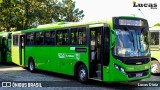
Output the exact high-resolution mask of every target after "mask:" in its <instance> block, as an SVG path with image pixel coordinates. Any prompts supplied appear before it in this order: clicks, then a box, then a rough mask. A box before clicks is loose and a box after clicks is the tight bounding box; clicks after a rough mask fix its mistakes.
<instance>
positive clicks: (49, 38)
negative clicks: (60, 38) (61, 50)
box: [45, 31, 55, 45]
mask: <svg viewBox="0 0 160 90" xmlns="http://www.w3.org/2000/svg"><path fill="white" fill-rule="evenodd" d="M54 44H55V32H54V31H46V32H45V45H54Z"/></svg>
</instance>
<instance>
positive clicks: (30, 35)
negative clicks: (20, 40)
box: [27, 33, 34, 45]
mask: <svg viewBox="0 0 160 90" xmlns="http://www.w3.org/2000/svg"><path fill="white" fill-rule="evenodd" d="M33 39H34V33H27V45H33V44H34V43H33Z"/></svg>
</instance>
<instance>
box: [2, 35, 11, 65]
mask: <svg viewBox="0 0 160 90" xmlns="http://www.w3.org/2000/svg"><path fill="white" fill-rule="evenodd" d="M11 36H12V33H11V32H1V33H0V62H3V63H4V62H12V57H11Z"/></svg>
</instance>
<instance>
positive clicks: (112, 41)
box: [111, 29, 116, 48]
mask: <svg viewBox="0 0 160 90" xmlns="http://www.w3.org/2000/svg"><path fill="white" fill-rule="evenodd" d="M115 43H116V32H115V31H114V30H112V29H111V48H113V47H114V46H115Z"/></svg>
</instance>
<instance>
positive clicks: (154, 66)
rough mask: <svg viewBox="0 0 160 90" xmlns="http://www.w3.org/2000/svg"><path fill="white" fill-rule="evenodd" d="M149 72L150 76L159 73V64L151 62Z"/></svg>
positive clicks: (154, 61)
mask: <svg viewBox="0 0 160 90" xmlns="http://www.w3.org/2000/svg"><path fill="white" fill-rule="evenodd" d="M151 72H152V74H157V73H160V63H159V62H158V61H156V60H153V61H152V62H151Z"/></svg>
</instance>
